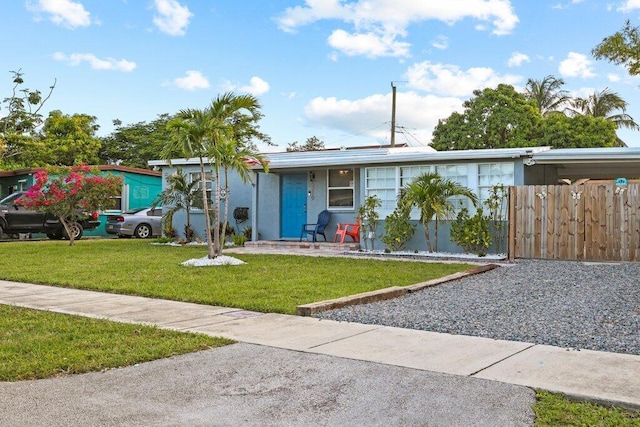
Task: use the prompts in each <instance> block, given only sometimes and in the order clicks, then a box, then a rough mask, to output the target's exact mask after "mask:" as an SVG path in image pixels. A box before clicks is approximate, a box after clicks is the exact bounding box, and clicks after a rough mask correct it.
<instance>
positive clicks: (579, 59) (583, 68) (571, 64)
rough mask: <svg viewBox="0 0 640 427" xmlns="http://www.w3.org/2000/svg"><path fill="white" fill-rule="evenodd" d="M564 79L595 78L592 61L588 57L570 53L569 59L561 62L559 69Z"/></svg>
mask: <svg viewBox="0 0 640 427" xmlns="http://www.w3.org/2000/svg"><path fill="white" fill-rule="evenodd" d="M558 71H559V72H560V75H561V76H562V77H582V78H584V79H588V78H591V77H595V75H596V74H595V73H594V72H593V70H592V69H591V61H589V59H588V58H587V56H586V55H583V54H581V53H576V52H569V54H568V55H567V59H565V60H563V61H561V62H560V66H559V68H558Z"/></svg>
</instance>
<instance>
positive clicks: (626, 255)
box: [509, 181, 640, 261]
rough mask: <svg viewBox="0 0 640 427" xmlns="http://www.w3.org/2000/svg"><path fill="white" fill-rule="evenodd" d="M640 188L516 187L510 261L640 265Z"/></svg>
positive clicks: (600, 184)
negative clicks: (631, 262)
mask: <svg viewBox="0 0 640 427" xmlns="http://www.w3.org/2000/svg"><path fill="white" fill-rule="evenodd" d="M639 190H640V183H639V182H638V181H634V182H629V183H628V185H626V186H616V185H614V183H613V182H612V181H605V182H603V181H588V182H586V183H584V184H582V185H577V186H576V185H529V186H521V187H511V189H510V194H509V257H510V258H542V259H562V260H589V261H640V213H639V209H640V196H639V193H640V192H639Z"/></svg>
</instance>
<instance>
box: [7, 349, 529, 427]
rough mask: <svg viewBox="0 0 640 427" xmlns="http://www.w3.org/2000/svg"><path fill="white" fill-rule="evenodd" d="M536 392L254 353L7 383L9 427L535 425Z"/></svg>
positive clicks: (282, 353)
mask: <svg viewBox="0 0 640 427" xmlns="http://www.w3.org/2000/svg"><path fill="white" fill-rule="evenodd" d="M534 402H535V395H534V392H533V391H532V390H531V389H529V388H526V387H521V386H515V385H510V384H505V383H499V382H494V381H488V380H482V379H477V378H466V377H460V376H453V375H446V374H441V373H434V372H425V371H419V370H414V369H408V368H400V367H395V366H387V365H380V364H376V363H371V362H362V361H357V360H349V359H343V358H337V357H330V356H324V355H318V354H309V353H302V352H296V351H290V350H282V349H277V348H271V347H263V346H257V345H251V344H233V345H230V346H226V347H223V348H218V349H213V350H208V351H203V352H199V353H192V354H187V355H183V356H178V357H173V358H169V359H163V360H157V361H154V362H149V363H143V364H139V365H137V366H131V367H126V368H121V369H113V370H108V371H105V372H96V373H90V374H84V375H73V376H65V377H60V378H54V379H47V380H38V381H25V382H16V383H0V425H2V426H33V427H35V426H151V425H153V426H237V425H243V426H271V425H277V426H281V425H309V426H378V425H379V426H382V425H384V426H448V427H451V426H531V425H533V421H534V415H533V411H532V405H533V404H534Z"/></svg>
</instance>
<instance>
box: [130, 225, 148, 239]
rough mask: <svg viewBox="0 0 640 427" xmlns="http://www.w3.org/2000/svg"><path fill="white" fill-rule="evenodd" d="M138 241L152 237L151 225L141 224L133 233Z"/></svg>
mask: <svg viewBox="0 0 640 427" xmlns="http://www.w3.org/2000/svg"><path fill="white" fill-rule="evenodd" d="M133 234H134V236H136V237H137V238H138V239H148V238H149V237H151V226H150V225H149V224H140V225H139V226H137V227H136V231H134V232H133Z"/></svg>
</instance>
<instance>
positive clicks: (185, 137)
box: [161, 109, 216, 259]
mask: <svg viewBox="0 0 640 427" xmlns="http://www.w3.org/2000/svg"><path fill="white" fill-rule="evenodd" d="M210 127H211V124H210V119H209V117H208V114H207V113H206V111H202V110H194V109H189V110H181V111H180V112H179V113H178V114H177V116H176V118H174V119H173V120H171V121H170V122H169V123H168V124H167V129H168V130H169V131H170V132H171V134H172V138H171V139H170V140H169V142H168V143H167V144H166V145H165V147H164V149H163V150H162V153H161V155H162V158H163V159H165V160H169V162H171V156H172V155H173V154H174V153H176V152H177V153H181V154H182V155H183V156H184V157H186V158H195V157H197V158H198V161H199V164H200V179H201V180H202V185H201V188H202V208H203V210H204V222H205V229H206V234H207V236H206V237H207V250H208V253H207V256H208V257H209V258H210V259H213V258H215V257H216V253H215V252H214V248H213V242H212V241H211V220H210V218H209V200H208V197H207V185H206V176H207V174H206V168H205V157H206V155H207V148H208V142H209V141H208V138H207V135H208V133H209V129H210Z"/></svg>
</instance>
